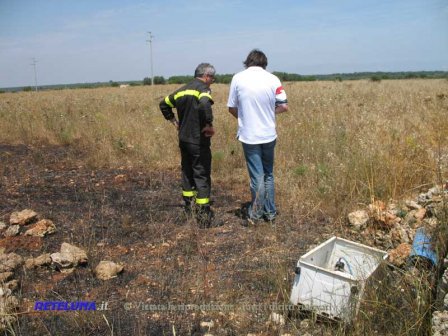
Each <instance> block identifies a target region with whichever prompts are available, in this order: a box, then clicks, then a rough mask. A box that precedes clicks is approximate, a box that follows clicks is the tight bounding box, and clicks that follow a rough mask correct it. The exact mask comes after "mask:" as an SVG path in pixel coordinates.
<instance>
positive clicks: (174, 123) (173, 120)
mask: <svg viewBox="0 0 448 336" xmlns="http://www.w3.org/2000/svg"><path fill="white" fill-rule="evenodd" d="M170 121H171V123H172V124H173V125H174V126H175V127H176V129H177V130H179V122H178V121H177V120H176V118H173V119H171V120H170Z"/></svg>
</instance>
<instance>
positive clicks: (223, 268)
mask: <svg viewBox="0 0 448 336" xmlns="http://www.w3.org/2000/svg"><path fill="white" fill-rule="evenodd" d="M0 162H1V164H0V171H1V180H0V200H1V202H0V221H3V222H5V223H8V222H9V216H10V214H11V213H12V212H13V211H20V210H23V209H25V208H29V209H33V210H34V211H36V212H37V213H38V214H39V215H40V216H41V217H42V218H48V219H51V220H52V221H53V222H54V223H55V225H56V227H57V232H56V233H54V234H52V235H48V236H46V237H44V238H38V237H28V236H23V235H21V236H16V237H7V238H2V239H1V240H0V247H3V248H4V249H5V252H15V253H17V254H20V255H21V256H22V257H24V258H25V259H26V258H28V257H31V256H33V257H36V256H39V255H41V254H43V253H54V252H57V251H59V248H60V246H61V244H62V243H63V242H68V243H70V244H73V245H76V246H78V247H80V248H82V249H84V250H85V251H86V252H87V254H88V257H89V261H88V264H87V266H83V267H77V268H76V270H75V271H74V272H73V273H70V274H65V273H61V272H59V271H58V270H57V269H54V268H51V267H40V268H35V269H32V270H25V268H23V269H21V270H19V271H18V276H17V278H18V279H19V280H20V288H19V291H18V292H19V294H18V297H19V299H20V309H19V311H18V323H17V325H15V326H14V327H13V330H14V332H15V333H16V334H18V335H37V334H67V335H71V334H73V335H74V334H79V335H110V334H111V332H112V331H113V334H114V335H121V334H123V335H124V334H126V335H174V334H176V335H201V334H203V333H204V332H205V331H207V330H204V329H203V327H202V329H201V327H200V325H199V324H200V322H202V321H211V320H213V321H214V327H213V330H211V332H212V333H213V334H214V335H240V334H242V333H246V334H247V333H248V332H258V333H262V334H263V333H264V334H266V335H269V334H270V335H273V334H276V333H277V332H278V331H275V330H271V329H270V328H271V327H269V326H267V324H266V322H267V321H268V319H269V314H270V311H269V309H252V310H253V311H249V310H248V309H243V308H244V307H247V306H252V307H254V306H255V305H258V306H257V307H268V306H269V305H271V304H273V303H277V304H282V303H283V304H284V303H287V302H288V296H289V291H290V288H291V284H292V279H293V275H294V273H293V271H294V266H295V263H296V261H297V259H298V258H299V256H300V255H302V254H303V253H305V252H306V250H307V249H308V248H309V246H310V245H312V244H315V243H319V242H322V241H323V240H324V239H326V238H328V237H329V236H330V235H332V234H334V232H333V231H332V230H334V227H333V226H332V225H331V224H330V223H328V221H327V220H326V219H325V218H312V219H309V218H308V219H307V221H306V222H302V221H301V219H300V218H301V217H300V216H297V215H295V214H293V213H288V209H280V210H281V216H280V217H279V218H278V220H277V222H276V223H275V226H272V225H270V224H267V223H266V224H261V225H259V226H257V227H245V226H243V225H242V224H243V223H242V220H241V219H240V218H238V217H237V216H235V214H234V213H235V211H236V210H237V209H238V208H239V206H240V203H241V202H240V201H239V200H237V199H236V198H235V197H233V196H232V195H231V194H229V193H227V192H226V187H225V186H220V185H217V184H215V185H214V186H213V200H214V203H213V207H214V209H215V211H216V215H217V217H219V218H221V219H222V220H223V221H224V225H223V226H220V227H216V228H211V229H207V230H205V229H198V228H197V226H196V224H195V222H194V221H193V220H189V219H186V218H184V216H183V212H182V203H181V197H180V193H179V191H180V185H179V174H178V172H177V171H144V170H136V169H132V168H128V167H123V168H119V169H107V168H100V169H92V168H89V167H88V166H87V165H86V164H85V163H84V162H83V156H82V153H79V152H75V151H73V150H72V149H71V148H70V147H63V146H36V147H31V146H25V145H16V146H13V145H0ZM248 194H249V191H247V197H248V196H249V195H248ZM243 198H244V197H243ZM101 260H112V261H114V262H116V263H121V264H123V265H124V267H125V268H124V272H123V273H121V274H120V275H119V276H118V277H116V278H114V279H112V280H109V281H102V280H99V279H97V278H96V277H95V275H94V272H93V270H94V269H95V267H96V265H97V264H98V262H99V261H101ZM45 300H48V301H69V302H73V301H95V302H96V306H97V309H98V308H99V307H100V306H101V304H102V303H104V302H107V310H102V311H100V310H99V309H98V310H97V311H94V312H92V311H43V312H35V311H34V304H35V302H36V301H45ZM187 305H190V306H188V307H187ZM193 305H197V306H193ZM200 305H202V307H201V308H202V309H199V306H200ZM207 305H208V306H207ZM213 305H214V306H213ZM103 307H104V305H103ZM288 328H289V329H290V328H293V329H292V330H294V326H292V325H291V324H287V325H286V327H284V328H283V329H284V330H283V331H284V332H286V331H288Z"/></svg>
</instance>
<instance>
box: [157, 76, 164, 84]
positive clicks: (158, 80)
mask: <svg viewBox="0 0 448 336" xmlns="http://www.w3.org/2000/svg"><path fill="white" fill-rule="evenodd" d="M165 82H166V81H165V78H164V77H163V76H154V84H165Z"/></svg>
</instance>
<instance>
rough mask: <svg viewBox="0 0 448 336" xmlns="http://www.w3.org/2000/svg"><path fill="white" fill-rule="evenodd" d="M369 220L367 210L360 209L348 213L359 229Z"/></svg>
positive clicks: (349, 219)
mask: <svg viewBox="0 0 448 336" xmlns="http://www.w3.org/2000/svg"><path fill="white" fill-rule="evenodd" d="M368 220H369V214H368V213H367V211H365V210H358V211H354V212H351V213H349V214H348V221H349V222H350V224H351V225H352V226H354V227H355V228H357V229H361V228H362V226H363V225H365V224H366V223H367V221H368Z"/></svg>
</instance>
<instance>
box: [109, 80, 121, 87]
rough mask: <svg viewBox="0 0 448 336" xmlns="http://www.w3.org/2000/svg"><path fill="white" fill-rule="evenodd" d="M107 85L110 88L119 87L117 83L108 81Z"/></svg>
mask: <svg viewBox="0 0 448 336" xmlns="http://www.w3.org/2000/svg"><path fill="white" fill-rule="evenodd" d="M109 83H110V86H112V87H119V86H120V83H117V82H113V81H110V82H109Z"/></svg>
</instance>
